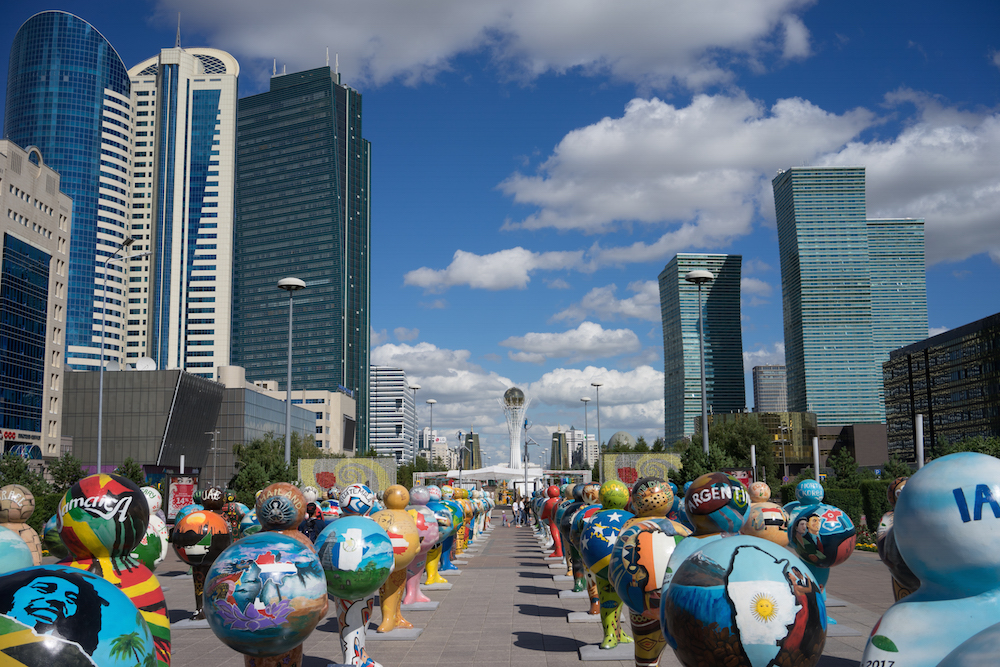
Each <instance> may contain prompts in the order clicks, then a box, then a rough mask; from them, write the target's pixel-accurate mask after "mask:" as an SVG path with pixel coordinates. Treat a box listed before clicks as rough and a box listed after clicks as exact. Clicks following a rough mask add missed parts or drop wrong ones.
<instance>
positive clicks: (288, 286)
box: [278, 278, 306, 466]
mask: <svg viewBox="0 0 1000 667" xmlns="http://www.w3.org/2000/svg"><path fill="white" fill-rule="evenodd" d="M305 287H306V283H305V281H304V280H300V279H298V278H282V279H281V280H279V281H278V288H279V289H283V290H285V291H286V292H288V379H287V382H286V383H285V390H286V392H287V398H286V400H285V465H287V466H290V465H291V464H292V302H293V301H294V298H293V297H292V295H293V294H295V292H298V291H299V290H300V289H305Z"/></svg>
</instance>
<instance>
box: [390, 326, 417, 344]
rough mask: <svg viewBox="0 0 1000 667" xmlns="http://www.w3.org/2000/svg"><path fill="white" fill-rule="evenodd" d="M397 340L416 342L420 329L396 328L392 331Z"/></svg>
mask: <svg viewBox="0 0 1000 667" xmlns="http://www.w3.org/2000/svg"><path fill="white" fill-rule="evenodd" d="M392 333H393V334H394V335H395V336H396V340H401V341H409V340H416V339H417V337H418V336H419V335H420V329H407V328H406V327H396V328H395V329H393V330H392Z"/></svg>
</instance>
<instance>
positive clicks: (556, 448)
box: [549, 427, 571, 470]
mask: <svg viewBox="0 0 1000 667" xmlns="http://www.w3.org/2000/svg"><path fill="white" fill-rule="evenodd" d="M570 458H571V455H570V451H569V443H568V442H567V441H566V433H565V432H564V431H563V430H562V427H559V428H558V429H557V430H556V431H554V432H553V433H552V445H551V446H550V447H549V469H550V470H569V467H570V465H571V461H570Z"/></svg>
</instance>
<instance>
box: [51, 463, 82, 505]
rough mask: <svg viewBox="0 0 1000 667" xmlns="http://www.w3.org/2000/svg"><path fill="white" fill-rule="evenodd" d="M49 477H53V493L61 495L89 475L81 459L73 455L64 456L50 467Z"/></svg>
mask: <svg viewBox="0 0 1000 667" xmlns="http://www.w3.org/2000/svg"><path fill="white" fill-rule="evenodd" d="M49 475H50V476H51V477H52V491H53V492H54V493H58V494H60V495H61V494H64V493H66V491H68V490H69V489H70V487H72V486H73V485H74V484H76V483H77V482H79V481H80V480H81V479H83V478H84V477H86V476H87V473H86V471H85V470H84V469H83V463H82V461H80V459H78V458H76V457H75V456H73V455H72V454H64V455H62V456H61V457H60V458H59V460H57V461H55V462H53V463H52V464H51V465H49Z"/></svg>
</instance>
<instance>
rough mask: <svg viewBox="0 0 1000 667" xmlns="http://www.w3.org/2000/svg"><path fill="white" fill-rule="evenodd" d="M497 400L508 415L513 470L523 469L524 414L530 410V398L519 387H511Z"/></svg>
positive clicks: (510, 465)
mask: <svg viewBox="0 0 1000 667" xmlns="http://www.w3.org/2000/svg"><path fill="white" fill-rule="evenodd" d="M497 402H498V403H500V407H502V408H503V413H504V415H506V417H507V432H508V433H509V434H510V463H509V467H510V468H511V469H512V470H521V469H522V468H523V467H524V463H523V461H522V460H521V433H522V432H523V431H524V415H525V413H527V411H528V404H530V403H531V399H530V398H525V397H524V392H523V391H521V390H520V389H518V388H517V387H511V388H510V389H508V390H507V391H506V392H504V395H503V398H498V399H497Z"/></svg>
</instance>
